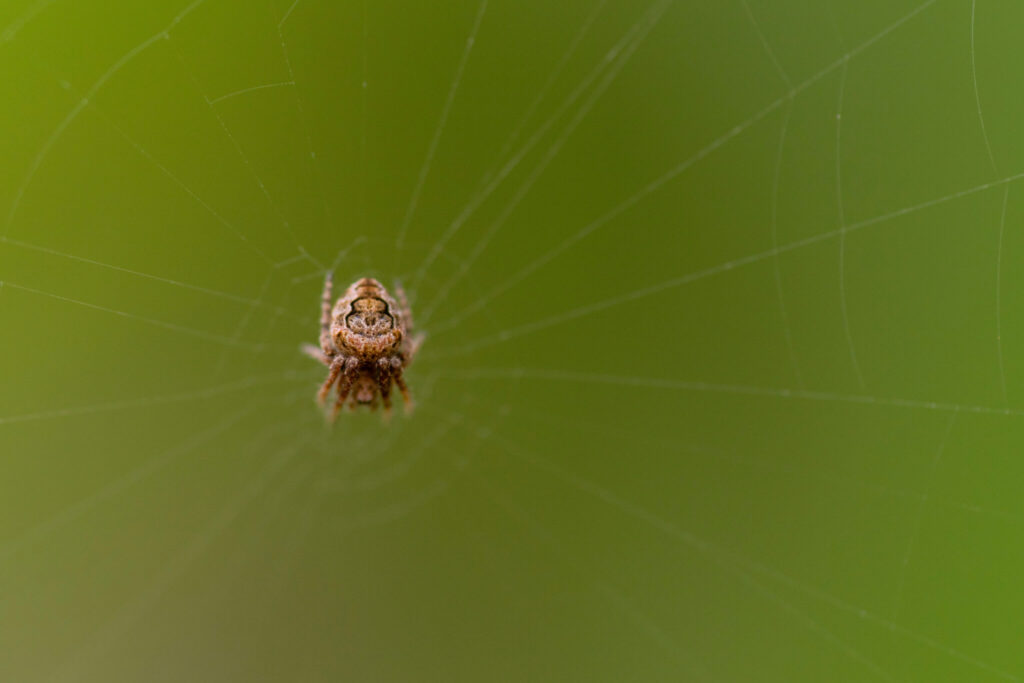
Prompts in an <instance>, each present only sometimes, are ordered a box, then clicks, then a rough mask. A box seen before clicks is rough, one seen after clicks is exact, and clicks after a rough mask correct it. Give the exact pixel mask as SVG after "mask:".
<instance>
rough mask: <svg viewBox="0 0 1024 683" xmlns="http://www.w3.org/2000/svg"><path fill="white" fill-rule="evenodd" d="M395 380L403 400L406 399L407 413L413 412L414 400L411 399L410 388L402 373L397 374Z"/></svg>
mask: <svg viewBox="0 0 1024 683" xmlns="http://www.w3.org/2000/svg"><path fill="white" fill-rule="evenodd" d="M394 379H395V384H397V385H398V390H399V391H401V392H402V398H403V399H405V412H406V413H410V412H412V398H410V397H409V387H407V386H406V385H405V380H404V379H402V373H401V372H397V373H395V375H394Z"/></svg>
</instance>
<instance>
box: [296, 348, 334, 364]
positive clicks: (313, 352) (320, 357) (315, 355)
mask: <svg viewBox="0 0 1024 683" xmlns="http://www.w3.org/2000/svg"><path fill="white" fill-rule="evenodd" d="M302 352H303V353H304V354H306V355H307V356H309V357H310V358H312V359H313V360H315V361H319V362H321V363H323V364H324V365H327V366H330V364H331V359H330V358H328V357H327V354H325V353H324V352H323V351H322V350H321V349H319V348H318V347H316V346H313V345H312V344H303V345H302Z"/></svg>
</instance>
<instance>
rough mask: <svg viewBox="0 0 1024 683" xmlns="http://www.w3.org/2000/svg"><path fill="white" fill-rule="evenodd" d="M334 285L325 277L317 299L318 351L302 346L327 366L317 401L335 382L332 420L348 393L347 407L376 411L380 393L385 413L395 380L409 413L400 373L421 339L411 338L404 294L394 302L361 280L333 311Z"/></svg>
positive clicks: (370, 281) (378, 286) (322, 399)
mask: <svg viewBox="0 0 1024 683" xmlns="http://www.w3.org/2000/svg"><path fill="white" fill-rule="evenodd" d="M332 286H333V284H332V276H331V273H328V274H327V280H326V281H325V282H324V292H323V297H322V298H321V313H320V348H317V347H315V346H313V345H312V344H304V345H303V346H302V350H303V351H304V352H305V353H306V354H307V355H309V356H310V357H312V358H314V359H315V360H318V361H320V362H321V363H323V364H324V365H326V366H327V367H329V368H330V371H329V372H328V373H327V380H326V381H325V382H324V384H323V386H322V387H320V392H319V393H318V394H317V400H318V401H319V402H320V404H321V405H322V404H323V403H324V402H325V401H326V400H327V395H328V394H329V393H330V391H331V387H332V386H333V385H334V383H335V382H337V384H338V398H337V400H336V401H335V402H334V410H333V411H332V412H331V416H330V417H331V420H332V421H333V420H334V419H335V418H336V417H337V416H338V411H340V410H341V408H342V406H344V405H345V401H346V399H348V398H349V396H350V395H351V397H352V401H351V403H350V406H349V407H350V408H352V409H353V410H354V409H355V407H356V406H357V405H369V406H370V409H371V410H374V409H376V407H377V395H378V393H379V394H380V397H381V399H382V401H383V403H384V411H385V414H388V413H390V412H391V383H392V382H394V383H395V384H397V385H398V389H399V391H401V392H402V397H403V398H404V399H405V408H406V411H408V410H409V409H410V408H411V406H412V402H411V400H410V398H409V388H408V387H407V386H406V385H405V380H404V379H402V371H403V370H405V368H407V367H409V363H411V362H412V357H413V355H414V354H415V353H416V349H417V348H418V347H419V345H420V342H421V341H422V336H417V337H413V336H412V334H411V331H412V315H411V314H410V312H409V303H408V301H407V300H406V298H405V292H404V291H403V290H402V288H401V286H399V287H398V301H396V300H395V299H394V298H393V297H392V296H391V295H390V294H388V291H387V290H386V289H384V286H383V285H382V284H381V283H379V282H377V281H376V280H374V279H373V278H369V277H364V278H363V279H361V280H357V281H356V282H355V283H353V284H352V285H351V286H350V287H349V288H348V289H347V290H346V291H345V295H344V296H343V297H341V298H340V299H338V301H337V303H335V304H334V308H333V311H332V309H331V290H332Z"/></svg>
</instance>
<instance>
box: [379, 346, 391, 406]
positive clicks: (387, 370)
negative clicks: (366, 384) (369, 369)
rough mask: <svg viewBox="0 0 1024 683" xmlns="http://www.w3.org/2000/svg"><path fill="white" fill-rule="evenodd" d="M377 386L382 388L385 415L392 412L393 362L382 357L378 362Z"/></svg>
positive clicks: (381, 395)
mask: <svg viewBox="0 0 1024 683" xmlns="http://www.w3.org/2000/svg"><path fill="white" fill-rule="evenodd" d="M377 386H378V387H379V388H380V398H381V401H382V402H383V403H384V415H385V417H386V416H387V415H389V414H390V413H391V362H390V361H389V360H388V359H386V358H381V359H380V360H379V361H378V362H377Z"/></svg>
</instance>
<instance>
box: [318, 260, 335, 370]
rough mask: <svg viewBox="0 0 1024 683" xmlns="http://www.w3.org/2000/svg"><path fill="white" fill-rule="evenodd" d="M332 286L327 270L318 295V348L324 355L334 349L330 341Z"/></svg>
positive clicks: (332, 279)
mask: <svg viewBox="0 0 1024 683" xmlns="http://www.w3.org/2000/svg"><path fill="white" fill-rule="evenodd" d="M333 288H334V275H333V274H332V273H331V272H330V271H327V277H326V278H325V279H324V291H323V294H322V295H321V296H320V348H321V349H323V352H324V355H327V356H330V355H331V354H332V352H333V351H334V343H333V342H332V341H331V293H332V291H333Z"/></svg>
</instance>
